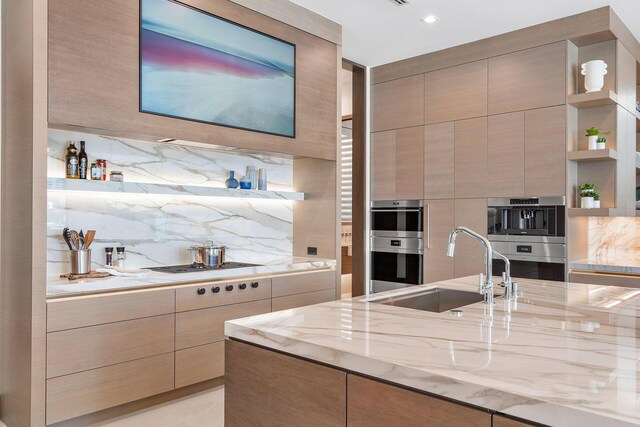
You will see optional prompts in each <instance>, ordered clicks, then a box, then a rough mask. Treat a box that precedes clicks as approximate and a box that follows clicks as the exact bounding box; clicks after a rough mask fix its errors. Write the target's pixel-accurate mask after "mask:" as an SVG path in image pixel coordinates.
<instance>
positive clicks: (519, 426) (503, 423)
mask: <svg viewBox="0 0 640 427" xmlns="http://www.w3.org/2000/svg"><path fill="white" fill-rule="evenodd" d="M535 425H536V424H529V423H525V422H522V421H517V420H514V419H513V418H507V417H505V416H502V415H497V414H496V415H493V420H492V426H493V427H533V426H535Z"/></svg>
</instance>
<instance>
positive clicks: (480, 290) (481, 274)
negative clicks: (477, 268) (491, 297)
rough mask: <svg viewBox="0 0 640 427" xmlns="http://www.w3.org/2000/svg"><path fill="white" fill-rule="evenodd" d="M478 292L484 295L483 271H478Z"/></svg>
mask: <svg viewBox="0 0 640 427" xmlns="http://www.w3.org/2000/svg"><path fill="white" fill-rule="evenodd" d="M478 293H479V294H480V295H484V273H480V277H479V280H478Z"/></svg>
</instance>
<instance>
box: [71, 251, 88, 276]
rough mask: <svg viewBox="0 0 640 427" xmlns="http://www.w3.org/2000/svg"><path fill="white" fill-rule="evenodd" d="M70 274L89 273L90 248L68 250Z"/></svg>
mask: <svg viewBox="0 0 640 427" xmlns="http://www.w3.org/2000/svg"><path fill="white" fill-rule="evenodd" d="M69 259H70V261H71V274H72V275H75V274H89V273H90V272H91V249H84V250H72V251H71V252H70V257H69Z"/></svg>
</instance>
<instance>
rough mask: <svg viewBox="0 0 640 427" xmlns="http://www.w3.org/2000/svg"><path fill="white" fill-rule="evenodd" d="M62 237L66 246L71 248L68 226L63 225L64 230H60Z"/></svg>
mask: <svg viewBox="0 0 640 427" xmlns="http://www.w3.org/2000/svg"><path fill="white" fill-rule="evenodd" d="M62 238H63V239H64V241H65V243H66V244H67V246H69V250H72V249H73V247H72V246H71V241H70V240H69V227H65V228H64V230H62Z"/></svg>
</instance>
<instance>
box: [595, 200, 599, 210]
mask: <svg viewBox="0 0 640 427" xmlns="http://www.w3.org/2000/svg"><path fill="white" fill-rule="evenodd" d="M593 208H594V209H600V200H594V201H593Z"/></svg>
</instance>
